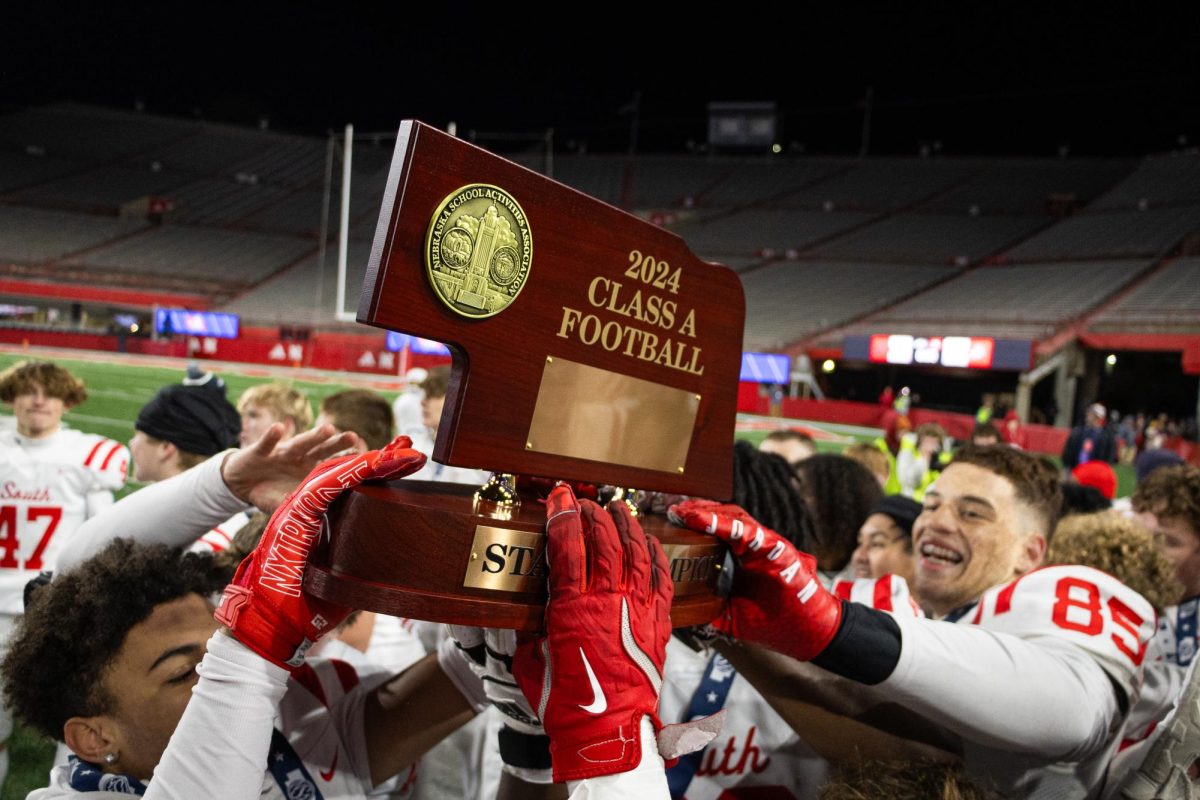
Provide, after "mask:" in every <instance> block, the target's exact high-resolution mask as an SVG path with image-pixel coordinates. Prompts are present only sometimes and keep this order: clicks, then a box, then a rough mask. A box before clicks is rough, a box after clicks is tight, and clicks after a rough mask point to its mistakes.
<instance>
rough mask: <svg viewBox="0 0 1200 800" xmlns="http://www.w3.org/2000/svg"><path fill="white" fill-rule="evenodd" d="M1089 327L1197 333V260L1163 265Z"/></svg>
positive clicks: (1199, 323) (1199, 270)
mask: <svg viewBox="0 0 1200 800" xmlns="http://www.w3.org/2000/svg"><path fill="white" fill-rule="evenodd" d="M1088 327H1089V328H1090V329H1091V330H1096V331H1124V332H1145V333H1160V332H1189V333H1195V332H1197V331H1200V257H1193V258H1181V259H1178V260H1176V261H1172V262H1170V263H1168V264H1165V265H1164V266H1163V267H1162V268H1161V269H1159V270H1156V271H1155V272H1154V273H1153V274H1151V275H1150V276H1149V278H1147V280H1146V281H1144V282H1143V283H1142V284H1140V285H1139V286H1137V287H1136V288H1134V289H1133V290H1132V291H1131V292H1130V293H1129V294H1128V295H1126V296H1125V297H1123V298H1121V299H1120V300H1118V301H1117V302H1116V303H1114V304H1113V305H1112V306H1110V307H1108V308H1106V309H1105V310H1104V311H1103V312H1101V313H1100V314H1099V315H1097V316H1096V317H1095V318H1093V319H1092V320H1091V322H1090V324H1089V326H1088Z"/></svg>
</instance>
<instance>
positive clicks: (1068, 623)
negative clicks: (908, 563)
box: [878, 566, 1155, 800]
mask: <svg viewBox="0 0 1200 800" xmlns="http://www.w3.org/2000/svg"><path fill="white" fill-rule="evenodd" d="M951 623H952V624H947V622H945V621H942V622H939V621H922V622H917V621H913V622H911V623H909V622H906V621H903V620H901V621H900V625H901V636H902V639H903V647H902V652H901V657H900V663H899V664H898V665H897V667H896V670H895V671H894V672H893V674H892V675H891V676H890V677H889V678H888V679H887V680H886V681H884V682H883V683H882V684H880V686H879V687H878V688H879V689H880V690H881V691H882V692H883V696H885V697H887V696H889V695H890V696H893V697H895V698H896V699H897V700H898V701H899V702H901V703H902V704H903V705H905V706H907V707H909V708H911V709H913V710H915V711H917V712H919V713H922V714H924V715H925V716H927V717H929V718H930V719H931V720H933V721H935V722H939V723H941V724H942V725H944V726H945V727H947V728H948V729H949V730H951V731H953V732H954V733H956V734H957V735H958V736H960V737H961V738H962V741H963V750H964V761H965V764H966V766H967V769H968V770H969V771H970V772H971V773H973V774H975V775H976V776H978V777H981V778H983V779H984V780H986V781H988V782H991V783H993V784H995V785H996V787H997V788H998V789H999V790H1000V791H1001V792H1002V793H1003V794H1004V795H1005V796H1006V797H1007V796H1012V797H1022V798H1054V799H1055V800H1059V799H1060V798H1063V799H1065V798H1091V797H1095V796H1097V794H1098V792H1099V791H1100V788H1101V784H1102V782H1103V779H1104V770H1105V767H1106V765H1107V764H1108V762H1109V759H1110V758H1111V757H1112V755H1113V753H1114V752H1115V751H1116V749H1117V746H1118V744H1119V743H1120V739H1121V733H1122V730H1123V728H1124V724H1125V721H1126V719H1127V716H1128V715H1127V714H1126V713H1121V709H1120V708H1119V704H1118V702H1117V701H1116V699H1115V693H1114V687H1116V688H1119V690H1120V691H1121V692H1122V693H1123V694H1124V696H1125V700H1126V701H1127V703H1128V705H1127V708H1131V707H1133V705H1134V704H1136V702H1137V699H1138V696H1139V693H1140V692H1141V689H1142V683H1143V665H1144V663H1145V660H1146V657H1147V648H1148V645H1149V642H1150V640H1151V637H1152V635H1153V632H1154V629H1155V614H1154V609H1153V607H1152V606H1151V605H1150V604H1149V603H1148V602H1147V601H1146V600H1145V598H1143V597H1142V596H1141V595H1139V594H1137V593H1136V592H1134V591H1133V590H1132V589H1130V588H1128V587H1127V586H1125V585H1124V584H1122V583H1121V582H1120V581H1118V580H1117V579H1116V578H1113V577H1112V576H1110V575H1107V574H1105V573H1103V572H1100V571H1099V570H1095V569H1092V568H1090V567H1083V566H1053V567H1044V568H1042V569H1038V570H1034V571H1032V572H1029V573H1027V574H1026V575H1024V576H1022V577H1020V578H1018V579H1017V580H1015V581H1012V582H1011V583H1008V584H1004V585H1001V586H996V587H993V588H992V589H989V590H988V591H986V592H984V593H983V596H982V597H981V598H980V600H979V602H978V603H976V604H974V605H973V606H972V607H971V608H970V609H969V610H967V611H966V613H963V614H961V615H956V616H954V619H953V620H951ZM964 627H968V628H978V629H980V633H986V635H975V634H971V635H960V631H959V630H956V629H962V628H964ZM966 633H967V631H961V634H966ZM1096 666H1098V667H1099V668H1100V669H1099V670H1096V669H1095V667H1096Z"/></svg>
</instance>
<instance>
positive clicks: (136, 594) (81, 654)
mask: <svg viewBox="0 0 1200 800" xmlns="http://www.w3.org/2000/svg"><path fill="white" fill-rule="evenodd" d="M228 579H229V574H228V573H223V572H220V571H218V570H216V569H214V567H213V561H212V558H211V556H209V555H207V554H201V553H186V554H183V553H180V551H179V550H177V549H174V548H170V547H167V546H166V545H139V544H136V543H134V542H132V541H130V540H126V539H118V540H116V541H114V542H113V543H112V544H110V545H109V546H108V547H106V548H104V550H102V551H100V553H98V554H97V555H96V556H94V557H93V558H91V559H89V560H88V561H85V562H84V563H82V564H80V565H79V566H78V567H76V568H74V569H72V570H70V571H68V572H66V573H63V574H62V575H58V576H56V577H55V578H54V580H53V581H51V582H50V583H49V584H47V585H46V586H42V587H40V588H38V589H37V590H35V591H34V592H33V593H32V594H31V596H30V597H29V599H28V602H26V604H25V615H24V616H23V617H21V618H20V619H19V621H18V622H17V627H16V630H15V631H14V632H13V636H12V639H11V640H10V642H9V649H8V655H7V656H5V657H4V662H3V664H0V673H2V674H3V680H4V697H5V699H6V700H7V702H8V704H9V705H10V706H11V707H12V708H13V709H14V710H15V711H16V713H17V715H18V716H19V717H20V718H21V719H22V720H23V721H24V722H25V723H26V724H27V725H29V726H31V727H33V728H34V729H36V730H37V731H39V732H41V733H42V734H45V735H46V736H48V737H50V738H52V739H56V740H59V741H61V740H62V736H63V725H64V724H65V723H66V722H67V720H69V719H70V718H71V717H92V716H96V715H98V714H105V713H108V712H110V711H111V710H112V707H113V702H114V701H113V698H112V697H111V696H109V694H108V693H107V692H106V691H105V689H104V683H103V681H104V676H105V673H106V670H107V667H108V666H109V665H110V664H111V663H112V661H113V659H114V658H116V656H117V654H118V653H119V652H120V650H121V647H122V646H123V645H124V643H125V637H126V635H127V634H128V633H129V631H130V629H132V628H133V627H134V626H135V625H137V624H138V623H140V622H143V621H145V620H146V619H147V618H148V617H149V616H150V614H151V613H152V612H153V611H154V609H155V607H156V606H159V605H161V604H163V603H168V602H170V601H172V600H178V599H179V598H181V597H186V596H187V595H189V594H198V595H200V596H201V597H208V596H209V595H211V594H212V593H214V592H216V591H218V590H220V589H221V588H222V587H223V586H224V585H225V583H226V582H227V581H228Z"/></svg>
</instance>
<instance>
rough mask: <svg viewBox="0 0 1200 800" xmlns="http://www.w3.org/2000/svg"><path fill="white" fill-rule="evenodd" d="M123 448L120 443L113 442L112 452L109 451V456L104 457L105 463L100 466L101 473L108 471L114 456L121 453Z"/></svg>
mask: <svg viewBox="0 0 1200 800" xmlns="http://www.w3.org/2000/svg"><path fill="white" fill-rule="evenodd" d="M121 447H123V445H122V444H121V443H120V442H113V447H112V450H109V451H108V455H106V456H105V457H104V463H102V464H101V465H100V471H101V472H103V471H104V470H106V469H108V462H110V461H112V460H113V456H115V455H116V454H117V453H119V452H120V451H121Z"/></svg>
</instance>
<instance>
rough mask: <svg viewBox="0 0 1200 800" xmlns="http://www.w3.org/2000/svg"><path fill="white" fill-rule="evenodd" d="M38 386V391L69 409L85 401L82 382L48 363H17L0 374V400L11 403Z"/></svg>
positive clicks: (85, 394)
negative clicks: (59, 401) (55, 398)
mask: <svg viewBox="0 0 1200 800" xmlns="http://www.w3.org/2000/svg"><path fill="white" fill-rule="evenodd" d="M35 386H41V387H42V391H44V392H45V393H46V394H48V395H50V396H51V397H57V398H58V399H59V400H62V401H63V405H64V406H66V407H67V408H73V407H74V406H77V405H79V404H80V403H82V402H83V401H84V400H87V389H85V388H84V387H83V381H81V380H79V378H76V377H75V376H74V375H72V374H71V373H69V372H67V371H66V370H65V369H63V368H62V367H60V366H59V365H58V364H55V363H52V362H50V361H18V362H17V363H16V364H13V365H12V366H11V367H9V368H8V369H6V370H4V372H0V401H3V402H5V403H11V402H12V401H13V400H15V399H16V398H17V396H18V395H22V394H27V393H29V392H32V391H33V390H34V387H35Z"/></svg>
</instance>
